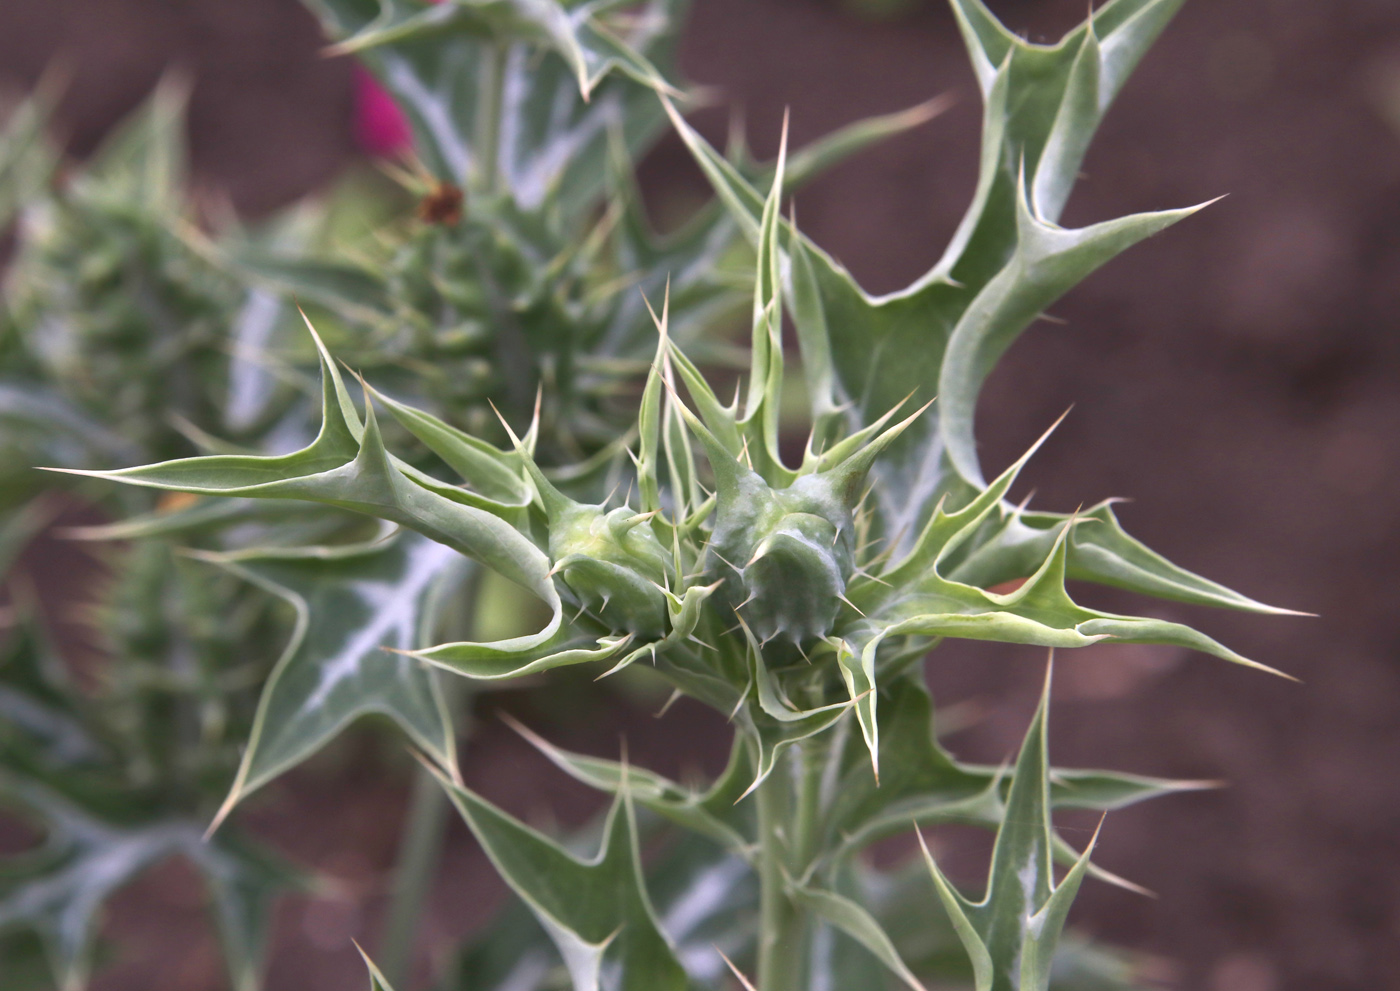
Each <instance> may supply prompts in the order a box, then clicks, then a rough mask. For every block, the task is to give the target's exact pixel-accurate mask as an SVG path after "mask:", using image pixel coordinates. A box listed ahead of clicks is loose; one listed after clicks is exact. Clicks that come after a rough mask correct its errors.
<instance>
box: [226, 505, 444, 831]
mask: <svg viewBox="0 0 1400 991" xmlns="http://www.w3.org/2000/svg"><path fill="white" fill-rule="evenodd" d="M203 557H204V559H205V560H209V561H213V562H214V563H217V564H220V565H222V566H223V567H225V568H227V569H228V570H230V571H232V572H233V573H235V574H237V575H240V576H242V577H244V578H246V579H247V580H249V581H251V582H254V583H255V584H257V585H260V586H262V587H263V588H265V589H267V590H268V591H270V592H272V593H273V594H275V595H278V596H280V597H281V598H283V599H285V600H286V601H288V602H290V603H291V604H292V606H293V607H294V608H295V609H296V611H297V624H296V629H295V631H294V633H293V635H292V639H291V640H290V641H289V642H288V644H287V647H286V649H285V650H284V652H283V654H282V657H281V658H280V659H279V660H278V662H277V666H276V668H274V669H273V672H272V674H271V675H270V676H269V677H268V680H267V683H266V685H265V686H264V688H263V693H262V698H261V699H260V701H259V703H258V713H257V717H256V719H255V720H254V723H253V729H252V734H251V735H250V737H249V739H248V744H247V749H246V750H245V751H244V755H243V762H242V764H241V766H240V767H239V771H238V777H237V779H236V780H235V782H234V784H233V787H232V788H231V790H230V792H229V795H228V799H227V800H226V801H225V803H224V807H223V809H222V810H221V811H220V813H219V816H218V818H217V819H216V825H217V822H218V821H220V820H222V819H223V817H224V816H225V815H227V814H228V812H229V811H231V810H232V808H233V807H234V805H236V804H237V803H238V802H239V801H241V800H242V798H243V797H244V796H246V795H247V794H248V793H249V792H252V791H254V790H255V789H257V788H260V787H262V786H263V785H264V784H266V783H267V782H269V781H271V780H272V779H273V778H275V777H277V776H278V775H280V774H282V773H283V772H285V771H287V770H288V769H290V768H291V767H294V766H295V765H297V764H299V763H300V762H301V761H303V760H305V759H306V758H307V757H309V756H310V755H311V754H313V753H315V752H316V751H317V750H319V749H320V748H321V747H322V746H324V745H325V744H326V743H327V742H328V741H329V740H330V739H331V738H332V737H334V736H335V735H336V734H337V733H339V732H340V731H341V730H342V729H343V728H344V727H345V726H346V725H348V724H349V723H350V722H351V721H353V720H354V719H356V718H358V717H359V716H361V715H364V714H366V713H371V712H373V713H380V714H383V715H386V716H388V717H389V718H391V719H393V720H394V721H395V722H397V723H398V724H399V726H400V727H401V728H402V729H403V730H404V732H406V733H407V734H408V735H409V736H410V737H411V738H412V739H413V742H414V744H415V745H417V746H418V747H420V748H422V749H423V751H424V752H425V753H426V754H428V755H429V756H430V757H431V758H432V759H433V760H435V761H437V762H438V764H439V765H440V766H442V767H446V768H452V767H455V749H456V748H455V745H454V742H453V733H452V723H451V718H450V715H449V713H448V712H447V708H446V705H445V703H444V700H443V696H442V692H441V690H440V689H439V687H438V684H437V681H436V680H435V676H434V675H433V673H432V672H431V671H430V670H429V669H428V668H427V667H426V666H425V665H424V664H423V662H421V661H419V660H417V659H415V658H413V657H410V656H408V655H407V653H406V652H408V651H412V650H417V649H420V648H422V647H424V646H427V645H428V644H430V643H431V642H432V641H431V637H432V635H433V627H434V625H435V619H436V615H437V611H438V610H437V608H436V607H437V605H438V604H439V602H440V600H441V598H442V596H443V595H444V593H445V591H446V590H448V589H449V588H451V587H453V586H456V585H458V584H460V582H461V581H462V580H463V577H464V575H463V572H464V571H465V570H466V566H467V562H466V561H465V560H463V559H462V558H461V557H460V556H459V555H458V554H456V553H455V552H454V551H453V550H452V549H451V548H449V547H444V546H443V545H441V544H437V543H434V542H433V541H431V540H428V539H426V538H424V537H421V536H419V535H418V534H414V533H404V534H399V535H397V536H393V537H390V538H388V539H386V540H383V541H380V542H376V543H373V544H367V545H366V544H361V545H353V546H347V547H322V548H299V549H295V550H289V551H265V550H264V551H246V552H239V553H232V554H221V555H213V554H207V555H203ZM385 648H389V649H387V650H386V649H385ZM391 650H392V651H394V652H391Z"/></svg>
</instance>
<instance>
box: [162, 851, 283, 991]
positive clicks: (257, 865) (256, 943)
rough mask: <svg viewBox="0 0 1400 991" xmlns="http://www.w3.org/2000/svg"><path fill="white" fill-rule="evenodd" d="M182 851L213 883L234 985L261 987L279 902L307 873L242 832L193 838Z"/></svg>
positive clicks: (213, 904) (237, 988)
mask: <svg viewBox="0 0 1400 991" xmlns="http://www.w3.org/2000/svg"><path fill="white" fill-rule="evenodd" d="M181 852H182V853H183V854H184V855H185V856H186V857H188V858H189V859H190V860H191V861H193V863H194V865H195V867H197V868H198V869H199V871H200V873H201V874H202V875H203V876H204V882H205V884H206V885H207V886H208V889H209V900H210V909H211V911H212V912H213V913H214V919H215V922H216V923H217V925H218V930H219V936H220V940H221V941H222V943H223V948H224V960H225V963H226V964H227V966H228V968H229V974H230V977H231V982H232V985H233V988H234V991H257V989H258V988H260V987H261V986H262V976H261V975H262V967H263V961H264V959H265V958H266V956H267V947H268V937H269V935H270V933H271V929H272V913H273V907H274V904H275V902H276V900H277V898H278V896H279V895H281V894H282V893H283V892H285V891H286V890H287V889H288V888H291V887H295V886H299V885H300V884H301V883H302V882H301V875H299V874H298V873H296V872H294V871H292V870H291V869H290V868H288V866H287V865H286V864H285V863H283V862H282V860H281V859H280V858H278V857H276V856H274V855H273V854H271V853H270V852H269V851H267V850H264V849H262V848H261V847H259V846H256V845H254V844H253V843H250V842H248V841H246V840H243V839H242V838H240V837H239V836H238V835H237V834H231V835H221V836H219V837H218V838H216V839H214V840H211V841H201V842H199V843H198V845H193V844H191V843H190V842H189V841H188V840H187V841H186V842H185V843H184V845H183V846H182V847H181Z"/></svg>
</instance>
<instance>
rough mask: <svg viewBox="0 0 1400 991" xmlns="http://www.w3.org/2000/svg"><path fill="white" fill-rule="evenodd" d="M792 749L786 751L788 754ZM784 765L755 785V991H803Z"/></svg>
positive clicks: (788, 791)
mask: <svg viewBox="0 0 1400 991" xmlns="http://www.w3.org/2000/svg"><path fill="white" fill-rule="evenodd" d="M791 753H792V751H789V754H791ZM787 765H788V761H787V760H780V761H779V763H778V766H777V767H775V768H774V769H773V772H772V773H771V774H770V775H768V778H767V780H765V781H764V782H763V784H761V785H759V786H758V794H757V800H758V839H759V854H758V857H759V860H758V878H759V929H758V991H801V989H802V944H803V930H804V928H805V925H804V920H803V918H802V915H801V913H799V911H798V910H797V907H796V906H795V905H793V903H792V900H791V899H790V898H788V896H787V890H786V881H785V878H784V874H785V872H786V870H787V867H788V863H787V854H788V852H789V844H790V842H791V840H792V836H791V835H790V833H789V830H790V829H791V828H792V826H793V823H792V821H791V818H790V815H789V813H790V812H791V811H792V801H791V799H792V794H791V793H792V779H791V775H790V774H789V773H788V770H789V769H788V766H787ZM798 804H799V806H800V805H801V803H800V802H799V803H798Z"/></svg>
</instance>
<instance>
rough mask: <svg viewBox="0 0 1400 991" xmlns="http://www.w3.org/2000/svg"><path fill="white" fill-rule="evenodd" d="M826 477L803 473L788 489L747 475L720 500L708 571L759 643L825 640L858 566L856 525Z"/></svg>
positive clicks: (833, 481) (834, 480)
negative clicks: (719, 581) (732, 491)
mask: <svg viewBox="0 0 1400 991" xmlns="http://www.w3.org/2000/svg"><path fill="white" fill-rule="evenodd" d="M843 487H844V486H840V485H838V484H837V482H836V479H835V478H833V476H832V475H830V474H819V475H804V476H802V477H800V478H798V479H797V480H796V481H795V482H793V484H792V485H791V486H790V487H788V488H786V489H774V488H772V487H770V486H769V485H768V484H767V483H766V482H765V481H764V480H763V479H762V478H760V477H759V476H758V474H757V473H755V472H753V471H746V472H745V473H743V474H742V475H741V477H740V479H739V486H738V489H737V492H736V493H734V494H733V495H732V496H731V497H730V498H722V499H721V500H720V503H719V506H718V511H717V515H716V519H715V529H714V534H713V537H712V539H711V542H710V548H709V567H710V570H711V571H712V572H713V573H715V574H716V575H717V576H719V577H721V578H723V579H725V584H724V593H725V595H726V596H727V597H728V599H729V601H730V603H731V605H732V606H733V608H735V609H736V610H737V611H738V613H739V615H740V617H741V618H742V619H743V620H744V622H746V623H747V624H748V626H749V629H751V630H752V631H753V633H754V634H755V635H756V636H757V637H758V638H759V639H760V640H762V641H768V640H772V639H774V638H783V639H785V640H788V641H790V642H791V643H793V644H796V645H799V646H800V645H801V644H802V643H804V642H808V641H811V640H816V639H820V638H822V637H825V636H826V635H827V634H828V633H829V632H830V631H831V629H832V627H833V626H834V625H835V622H836V617H837V614H838V613H839V612H840V609H841V605H842V601H843V597H844V595H845V592H846V582H847V581H848V580H849V578H850V576H851V573H852V571H853V570H854V568H855V563H854V562H855V537H854V532H855V527H854V524H853V521H852V517H851V510H850V508H849V506H848V505H847V502H846V500H845V499H844V498H842V492H841V491H840V489H841V488H843Z"/></svg>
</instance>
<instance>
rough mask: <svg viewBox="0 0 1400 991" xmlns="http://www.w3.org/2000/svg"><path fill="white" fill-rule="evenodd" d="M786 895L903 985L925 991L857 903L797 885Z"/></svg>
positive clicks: (869, 916) (885, 934)
mask: <svg viewBox="0 0 1400 991" xmlns="http://www.w3.org/2000/svg"><path fill="white" fill-rule="evenodd" d="M788 894H789V896H790V897H791V898H792V899H793V900H794V901H795V902H796V903H797V904H798V905H800V906H802V907H803V908H805V909H806V910H807V911H809V912H811V913H812V914H813V915H815V916H817V917H818V918H821V919H824V920H825V921H826V922H828V923H830V924H831V925H833V926H835V927H836V928H838V929H840V930H841V931H842V932H844V933H846V935H848V936H850V937H851V938H852V939H854V940H856V941H857V942H858V943H860V944H861V945H862V946H864V947H865V948H866V949H867V950H869V951H870V952H871V954H873V955H874V956H875V958H876V959H877V960H879V961H880V962H881V963H882V964H884V965H885V966H886V967H888V968H889V969H890V971H891V972H893V973H894V974H895V975H896V976H897V977H898V978H899V979H900V980H901V981H903V982H904V983H905V984H906V985H908V986H909V987H911V988H914V989H915V991H925V988H924V985H923V984H922V983H921V982H920V981H919V979H918V978H917V977H915V976H914V973H913V971H911V970H910V969H909V967H908V965H907V964H906V963H905V962H904V961H903V959H901V958H900V955H899V951H898V950H897V949H896V948H895V945H894V943H893V942H892V941H891V940H890V937H889V935H888V934H887V933H886V932H885V930H884V929H883V928H882V927H881V926H880V923H879V922H878V921H876V919H875V917H874V916H872V915H871V914H870V913H869V912H867V911H866V910H865V909H864V908H862V907H861V906H860V905H859V904H858V903H856V902H854V901H852V900H851V899H849V898H846V897H844V896H842V895H839V894H837V893H836V892H834V891H823V890H820V889H817V888H810V887H806V886H804V885H800V884H792V885H789V886H788Z"/></svg>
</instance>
